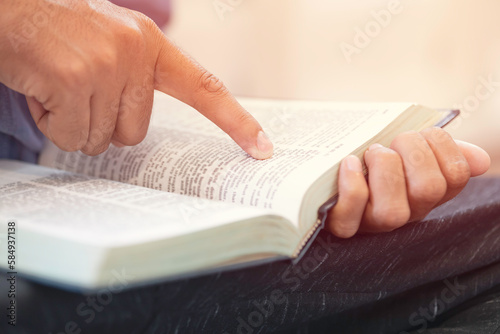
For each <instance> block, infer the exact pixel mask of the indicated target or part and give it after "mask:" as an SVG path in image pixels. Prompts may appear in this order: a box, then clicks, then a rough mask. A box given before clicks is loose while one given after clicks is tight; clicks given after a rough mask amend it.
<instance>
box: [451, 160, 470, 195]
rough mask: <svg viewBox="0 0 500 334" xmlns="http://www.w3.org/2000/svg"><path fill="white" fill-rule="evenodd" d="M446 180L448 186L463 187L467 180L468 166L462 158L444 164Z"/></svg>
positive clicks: (468, 176) (468, 175)
mask: <svg viewBox="0 0 500 334" xmlns="http://www.w3.org/2000/svg"><path fill="white" fill-rule="evenodd" d="M446 171H447V173H446V182H447V183H448V187H450V188H463V187H465V185H466V184H467V182H469V178H470V167H469V164H468V163H467V161H465V160H464V159H458V160H457V161H454V162H450V163H448V164H447V165H446Z"/></svg>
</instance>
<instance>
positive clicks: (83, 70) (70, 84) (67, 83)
mask: <svg viewBox="0 0 500 334" xmlns="http://www.w3.org/2000/svg"><path fill="white" fill-rule="evenodd" d="M56 75H57V76H58V78H59V79H60V80H61V84H62V85H63V86H64V87H66V88H67V89H70V90H77V91H79V90H80V89H81V88H82V87H84V86H86V85H87V84H88V82H89V69H88V66H87V64H85V62H84V61H81V60H73V61H71V62H70V63H69V64H66V65H63V66H59V67H58V69H57V71H56Z"/></svg>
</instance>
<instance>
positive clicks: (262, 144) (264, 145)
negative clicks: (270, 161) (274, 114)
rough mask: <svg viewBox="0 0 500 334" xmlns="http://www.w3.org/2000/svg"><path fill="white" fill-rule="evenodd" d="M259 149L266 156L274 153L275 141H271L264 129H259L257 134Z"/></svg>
mask: <svg viewBox="0 0 500 334" xmlns="http://www.w3.org/2000/svg"><path fill="white" fill-rule="evenodd" d="M257 149H258V150H259V151H260V153H261V154H263V155H265V156H270V155H271V154H272V153H273V143H271V141H270V140H269V138H268V137H267V135H266V134H265V133H264V131H259V134H258V135H257Z"/></svg>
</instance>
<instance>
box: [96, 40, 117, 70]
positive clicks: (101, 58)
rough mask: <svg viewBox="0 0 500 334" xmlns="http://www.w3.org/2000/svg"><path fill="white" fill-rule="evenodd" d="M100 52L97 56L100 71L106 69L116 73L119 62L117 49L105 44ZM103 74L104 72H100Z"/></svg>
mask: <svg viewBox="0 0 500 334" xmlns="http://www.w3.org/2000/svg"><path fill="white" fill-rule="evenodd" d="M98 52H99V54H98V55H97V57H96V62H98V64H99V71H105V73H110V74H111V73H112V74H114V73H115V70H116V64H117V63H118V54H117V52H116V49H114V48H112V47H109V46H105V47H101V48H100V49H99V51H98ZM100 74H101V75H102V74H103V73H100Z"/></svg>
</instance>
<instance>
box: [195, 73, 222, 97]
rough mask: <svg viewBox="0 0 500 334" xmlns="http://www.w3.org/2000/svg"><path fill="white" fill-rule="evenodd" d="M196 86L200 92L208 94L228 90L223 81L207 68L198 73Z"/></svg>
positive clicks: (217, 93) (218, 93)
mask: <svg viewBox="0 0 500 334" xmlns="http://www.w3.org/2000/svg"><path fill="white" fill-rule="evenodd" d="M198 87H199V89H200V90H201V92H202V93H204V94H209V95H225V94H227V92H228V91H227V89H226V87H225V86H224V83H223V82H222V81H221V80H219V78H217V77H216V76H215V75H213V74H212V73H210V72H208V71H207V70H203V71H202V73H201V74H200V77H199V79H198Z"/></svg>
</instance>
